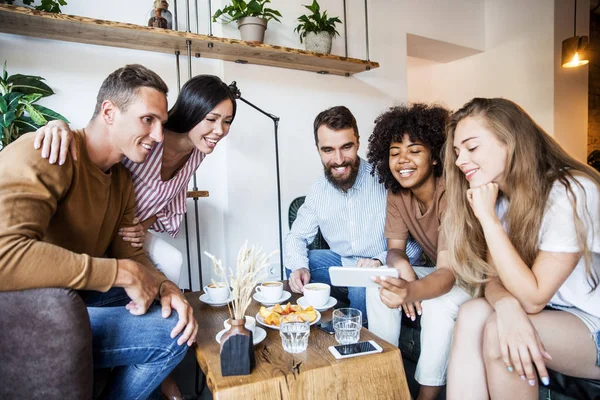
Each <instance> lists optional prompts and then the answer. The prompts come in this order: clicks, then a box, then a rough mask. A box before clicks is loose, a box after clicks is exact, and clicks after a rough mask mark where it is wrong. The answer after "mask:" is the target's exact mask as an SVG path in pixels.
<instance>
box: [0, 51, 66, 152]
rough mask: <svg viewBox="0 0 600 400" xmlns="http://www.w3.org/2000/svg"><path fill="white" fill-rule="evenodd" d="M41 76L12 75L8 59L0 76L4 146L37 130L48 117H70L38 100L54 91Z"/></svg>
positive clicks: (0, 138) (0, 145)
mask: <svg viewBox="0 0 600 400" xmlns="http://www.w3.org/2000/svg"><path fill="white" fill-rule="evenodd" d="M43 80H44V78H42V77H41V76H31V75H21V74H15V75H11V76H8V72H7V71H6V62H4V70H3V73H2V76H1V77H0V150H2V149H3V148H4V147H6V146H8V145H9V144H10V143H11V142H13V141H15V140H17V139H18V138H19V136H21V135H23V134H24V133H27V132H33V131H35V130H36V129H38V128H39V127H41V126H44V125H46V123H47V122H48V121H52V120H54V119H62V120H63V121H65V122H67V123H68V122H69V121H67V119H66V118H65V117H63V116H62V115H60V114H59V113H57V112H55V111H52V110H50V109H49V108H46V107H44V106H40V105H39V104H34V103H36V102H37V101H38V100H39V99H41V98H42V97H48V96H51V95H53V94H54V91H52V89H50V87H49V86H48V85H46V84H45V83H44V82H42V81H43Z"/></svg>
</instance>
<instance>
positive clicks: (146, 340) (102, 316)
mask: <svg viewBox="0 0 600 400" xmlns="http://www.w3.org/2000/svg"><path fill="white" fill-rule="evenodd" d="M81 295H82V297H83V299H84V301H85V303H86V305H87V306H88V309H87V310H88V314H89V316H90V322H91V325H92V335H93V343H92V346H93V351H94V368H95V369H100V368H112V369H113V370H112V373H111V377H110V381H109V382H108V384H107V386H106V388H105V390H104V391H103V393H102V398H103V399H147V398H158V396H159V395H160V384H161V382H162V381H163V380H164V379H165V378H166V377H167V375H169V373H170V372H171V371H172V370H173V369H174V368H175V367H176V366H177V365H178V364H179V363H180V362H181V360H183V357H184V356H185V354H186V352H187V348H188V346H187V345H186V344H183V345H181V346H179V345H177V337H175V338H173V339H171V337H170V334H171V330H172V329H173V328H174V327H175V325H176V324H177V321H178V316H177V312H175V311H173V312H172V314H171V316H170V317H169V318H163V317H162V316H161V308H160V306H159V305H156V304H155V305H152V306H151V307H150V309H149V310H148V312H146V314H144V315H140V316H135V315H132V314H130V313H129V311H127V310H126V309H125V305H126V304H127V303H128V302H129V297H127V294H125V291H124V290H123V289H121V288H113V289H111V290H109V291H108V292H106V293H100V292H81Z"/></svg>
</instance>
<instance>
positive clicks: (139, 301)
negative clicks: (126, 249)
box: [115, 259, 159, 315]
mask: <svg viewBox="0 0 600 400" xmlns="http://www.w3.org/2000/svg"><path fill="white" fill-rule="evenodd" d="M156 278H157V275H156V274H152V273H150V271H148V269H147V268H146V267H145V266H143V265H142V264H139V263H137V262H135V261H132V260H126V259H125V260H117V278H116V279H115V286H117V287H122V288H123V289H125V293H127V296H129V298H130V299H131V301H130V302H129V304H127V306H125V308H126V309H127V310H129V312H130V313H131V314H133V315H142V314H145V313H146V311H148V308H149V307H150V305H151V304H152V302H153V301H154V299H155V298H156V295H157V294H158V285H159V282H157V279H156Z"/></svg>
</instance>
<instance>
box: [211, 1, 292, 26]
mask: <svg viewBox="0 0 600 400" xmlns="http://www.w3.org/2000/svg"><path fill="white" fill-rule="evenodd" d="M270 2H271V0H250V1H249V2H245V1H244V0H231V4H230V5H228V6H225V7H223V9H222V10H217V11H216V12H215V13H214V15H213V22H222V23H225V24H228V23H230V22H234V21H237V20H239V19H242V18H246V17H258V18H264V19H266V20H267V21H269V20H271V19H274V20H275V21H277V22H281V21H280V20H279V18H277V17H281V13H280V12H279V11H277V10H274V9H272V8H268V7H265V6H266V5H267V4H268V3H270Z"/></svg>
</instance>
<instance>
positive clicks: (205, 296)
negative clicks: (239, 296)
mask: <svg viewBox="0 0 600 400" xmlns="http://www.w3.org/2000/svg"><path fill="white" fill-rule="evenodd" d="M232 300H233V298H232V297H231V294H230V295H229V297H228V298H227V300H225V301H224V302H219V303H215V302H214V301H212V300H211V299H210V296H209V295H208V293H202V295H201V296H200V301H201V302H203V303H206V304H208V305H209V306H212V307H221V306H224V305H225V304H227V303H229V302H230V301H232Z"/></svg>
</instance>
